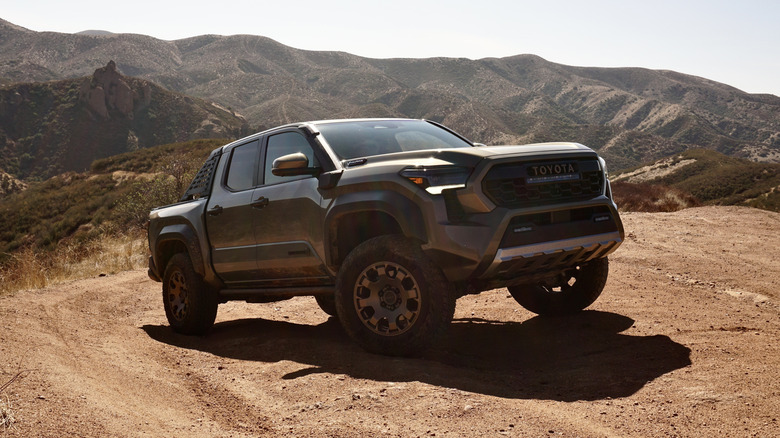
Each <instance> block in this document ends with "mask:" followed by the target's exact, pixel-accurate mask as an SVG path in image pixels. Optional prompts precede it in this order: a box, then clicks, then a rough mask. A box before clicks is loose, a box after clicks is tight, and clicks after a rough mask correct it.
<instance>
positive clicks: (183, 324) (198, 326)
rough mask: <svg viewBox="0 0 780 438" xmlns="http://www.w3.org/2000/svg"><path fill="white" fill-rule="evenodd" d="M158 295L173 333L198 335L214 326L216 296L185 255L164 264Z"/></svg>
mask: <svg viewBox="0 0 780 438" xmlns="http://www.w3.org/2000/svg"><path fill="white" fill-rule="evenodd" d="M162 292H163V306H164V307H165V316H166V317H167V318H168V323H169V324H170V325H171V328H172V329H173V330H174V331H175V332H177V333H182V334H185V335H202V334H205V333H206V332H208V331H209V329H210V328H211V327H212V326H213V325H214V320H215V319H216V317H217V306H218V304H219V303H218V302H217V297H216V295H215V294H214V293H213V291H211V290H210V289H209V287H208V285H207V284H206V283H204V282H203V279H202V278H201V277H200V275H198V273H197V272H195V269H193V267H192V262H191V261H190V258H189V256H188V255H187V254H183V253H179V254H176V255H174V256H173V257H172V258H171V260H170V262H168V266H167V267H166V268H165V274H163V288H162Z"/></svg>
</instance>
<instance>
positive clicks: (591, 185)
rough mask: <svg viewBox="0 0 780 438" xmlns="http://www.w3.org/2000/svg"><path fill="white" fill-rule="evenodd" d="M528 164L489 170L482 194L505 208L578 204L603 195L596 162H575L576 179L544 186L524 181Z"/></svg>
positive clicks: (601, 180)
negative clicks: (577, 167)
mask: <svg viewBox="0 0 780 438" xmlns="http://www.w3.org/2000/svg"><path fill="white" fill-rule="evenodd" d="M568 162H571V160H569V161H568ZM531 164H532V163H530V164H502V165H498V166H495V167H493V168H492V169H491V170H490V171H489V172H488V174H487V175H486V176H485V179H484V180H483V182H482V189H483V191H484V192H485V194H486V195H487V196H488V197H489V198H490V200H491V201H493V202H494V203H495V204H496V205H498V206H499V207H506V208H520V207H528V206H536V205H549V204H556V203H560V202H569V201H579V200H584V199H591V198H594V197H596V196H598V195H600V194H602V193H603V189H604V187H603V177H602V173H601V170H600V169H599V165H598V162H597V161H596V160H581V161H578V165H579V169H580V172H579V175H578V177H577V179H571V180H565V181H552V182H544V183H528V182H527V177H526V175H527V170H526V169H527V168H528V167H529V166H530V165H531Z"/></svg>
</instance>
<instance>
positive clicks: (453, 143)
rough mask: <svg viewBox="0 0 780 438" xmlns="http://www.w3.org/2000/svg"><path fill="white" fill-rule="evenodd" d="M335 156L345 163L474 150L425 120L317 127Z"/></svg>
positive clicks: (333, 124) (328, 124) (374, 121)
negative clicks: (403, 154) (423, 152)
mask: <svg viewBox="0 0 780 438" xmlns="http://www.w3.org/2000/svg"><path fill="white" fill-rule="evenodd" d="M317 129H319V131H320V133H321V134H322V136H323V137H324V138H325V140H326V141H327V142H328V144H329V145H330V147H331V149H333V152H335V153H336V155H338V156H339V157H340V158H341V159H343V160H346V159H350V158H357V157H368V156H372V155H384V154H392V153H396V152H408V151H419V150H431V149H452V148H466V147H471V144H469V143H468V142H467V141H465V140H464V139H462V138H460V137H458V136H457V135H455V134H453V133H451V132H449V131H447V130H446V129H442V128H440V127H438V126H436V125H433V124H431V123H428V122H425V121H422V120H359V121H349V122H335V123H324V124H319V125H317Z"/></svg>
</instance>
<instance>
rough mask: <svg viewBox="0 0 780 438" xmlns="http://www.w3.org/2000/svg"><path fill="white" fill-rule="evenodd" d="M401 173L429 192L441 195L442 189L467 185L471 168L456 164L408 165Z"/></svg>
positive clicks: (460, 187) (459, 187)
mask: <svg viewBox="0 0 780 438" xmlns="http://www.w3.org/2000/svg"><path fill="white" fill-rule="evenodd" d="M400 175H401V176H402V177H404V178H406V179H408V180H409V181H411V182H413V183H415V184H417V185H418V186H420V187H421V188H423V189H425V190H426V191H427V192H428V193H430V194H432V195H439V194H441V192H442V190H446V189H462V188H464V187H466V180H467V179H468V178H469V175H471V169H470V168H468V167H456V166H434V167H407V168H406V169H404V170H402V171H401V172H400Z"/></svg>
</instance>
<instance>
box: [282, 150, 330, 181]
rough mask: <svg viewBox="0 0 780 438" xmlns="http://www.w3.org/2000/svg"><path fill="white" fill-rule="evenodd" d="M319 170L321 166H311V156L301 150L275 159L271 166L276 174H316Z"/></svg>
mask: <svg viewBox="0 0 780 438" xmlns="http://www.w3.org/2000/svg"><path fill="white" fill-rule="evenodd" d="M319 172H320V169H319V168H316V167H309V158H307V157H306V155H304V154H302V153H300V152H296V153H294V154H289V155H284V156H281V157H279V158H277V159H275V160H274V164H273V167H272V168H271V173H273V174H274V175H276V176H298V175H316V174H318V173H319Z"/></svg>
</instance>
